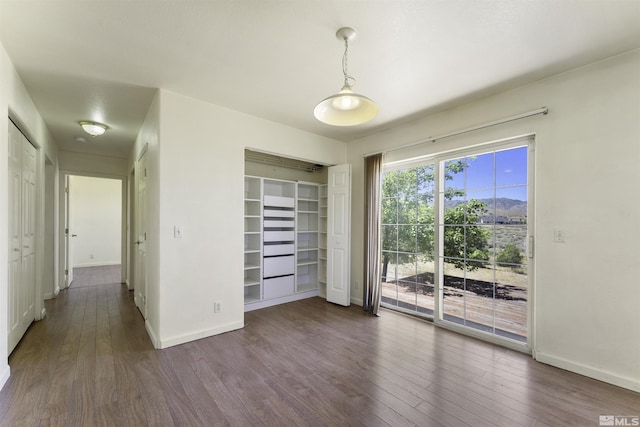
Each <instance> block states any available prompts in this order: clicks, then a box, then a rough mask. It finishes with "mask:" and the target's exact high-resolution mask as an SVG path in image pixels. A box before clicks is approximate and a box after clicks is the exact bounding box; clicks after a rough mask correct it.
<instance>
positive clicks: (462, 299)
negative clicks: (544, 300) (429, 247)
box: [382, 263, 527, 341]
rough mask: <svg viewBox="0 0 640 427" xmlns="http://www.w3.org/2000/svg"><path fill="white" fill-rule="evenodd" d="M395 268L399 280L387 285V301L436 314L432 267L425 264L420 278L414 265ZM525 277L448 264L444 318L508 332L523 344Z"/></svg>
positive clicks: (389, 280) (512, 272) (384, 293)
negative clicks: (449, 317)
mask: <svg viewBox="0 0 640 427" xmlns="http://www.w3.org/2000/svg"><path fill="white" fill-rule="evenodd" d="M389 267H390V268H391V267H392V266H389ZM393 268H394V269H395V270H396V271H397V272H398V274H397V277H399V278H398V279H397V280H392V278H391V277H388V278H387V280H386V281H383V283H382V297H383V298H384V299H389V300H392V301H397V302H398V305H400V306H402V307H405V308H409V309H415V310H417V311H421V312H425V311H426V312H427V313H433V310H434V283H435V281H434V275H433V263H421V265H419V266H418V270H419V272H417V273H416V272H415V269H416V265H415V264H413V263H410V264H404V265H403V264H399V265H397V266H393ZM411 270H413V271H411ZM523 271H526V270H525V269H524V268H523V269H513V268H510V267H497V268H496V269H495V270H494V269H489V268H486V269H484V268H482V269H476V270H475V271H468V272H465V271H463V270H460V269H456V268H453V267H452V266H450V265H448V264H445V271H444V273H445V276H444V300H443V306H444V315H445V316H452V317H453V318H456V319H459V321H460V322H462V321H463V320H466V324H468V325H469V326H471V327H475V328H478V329H482V330H485V331H490V332H494V333H498V334H501V335H504V334H503V333H501V332H506V333H507V335H508V336H509V335H511V334H513V335H515V336H516V337H514V338H515V339H518V340H521V341H522V340H524V339H521V338H519V337H522V338H524V337H526V336H527V276H526V274H524V273H523ZM396 283H397V286H396ZM392 303H393V302H392ZM414 307H415V308H414Z"/></svg>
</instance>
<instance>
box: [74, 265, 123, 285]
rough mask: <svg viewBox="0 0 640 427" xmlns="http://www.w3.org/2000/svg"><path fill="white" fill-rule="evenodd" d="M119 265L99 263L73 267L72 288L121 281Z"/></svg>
mask: <svg viewBox="0 0 640 427" xmlns="http://www.w3.org/2000/svg"><path fill="white" fill-rule="evenodd" d="M121 271H122V269H121V267H120V265H119V264H118V265H99V266H96V267H74V269H73V281H72V282H71V287H72V288H85V287H88V286H100V285H106V284H110V283H120V282H121V281H122V276H121Z"/></svg>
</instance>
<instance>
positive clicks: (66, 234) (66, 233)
mask: <svg viewBox="0 0 640 427" xmlns="http://www.w3.org/2000/svg"><path fill="white" fill-rule="evenodd" d="M64 235H65V236H68V235H69V229H68V228H65V229H64Z"/></svg>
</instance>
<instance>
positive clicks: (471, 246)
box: [464, 225, 494, 265]
mask: <svg viewBox="0 0 640 427" xmlns="http://www.w3.org/2000/svg"><path fill="white" fill-rule="evenodd" d="M493 240H494V236H493V227H492V226H486V225H468V226H467V227H465V243H464V258H465V259H467V260H468V261H469V262H472V263H474V265H480V264H478V263H475V261H476V260H482V261H488V260H489V259H491V258H493V257H494V250H493Z"/></svg>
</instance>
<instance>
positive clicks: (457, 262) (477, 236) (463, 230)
mask: <svg viewBox="0 0 640 427" xmlns="http://www.w3.org/2000/svg"><path fill="white" fill-rule="evenodd" d="M486 207H487V205H486V204H485V203H483V202H480V201H479V200H476V199H471V200H469V201H467V202H465V203H461V204H459V205H457V206H455V207H452V208H449V209H447V210H445V212H444V223H445V224H452V225H447V226H446V227H445V230H444V256H445V257H447V258H448V259H446V261H447V262H448V263H450V264H452V265H454V266H455V267H456V268H460V269H463V268H465V266H466V268H467V270H475V269H477V268H479V267H482V266H483V265H484V263H483V262H482V261H488V260H489V244H488V242H487V238H488V237H489V236H490V233H489V231H488V230H487V229H485V228H483V227H481V226H479V225H477V223H478V220H479V219H480V217H482V216H483V215H484V214H485V213H486V212H487V209H486ZM458 258H464V259H458ZM465 259H466V261H465Z"/></svg>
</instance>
